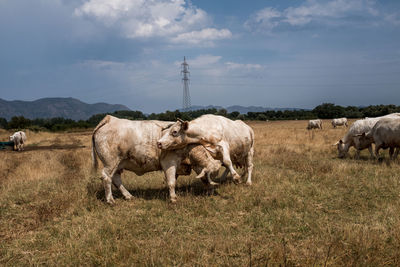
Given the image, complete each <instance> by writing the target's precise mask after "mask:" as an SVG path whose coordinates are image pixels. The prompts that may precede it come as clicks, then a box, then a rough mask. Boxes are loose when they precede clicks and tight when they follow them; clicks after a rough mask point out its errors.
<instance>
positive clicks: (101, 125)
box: [92, 115, 111, 170]
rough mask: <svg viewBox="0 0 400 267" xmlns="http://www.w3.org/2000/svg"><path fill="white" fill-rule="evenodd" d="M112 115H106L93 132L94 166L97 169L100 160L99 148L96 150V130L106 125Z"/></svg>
mask: <svg viewBox="0 0 400 267" xmlns="http://www.w3.org/2000/svg"><path fill="white" fill-rule="evenodd" d="M110 118H111V117H110V115H107V116H105V117H104V119H103V120H102V121H101V122H100V123H99V124H98V125H97V126H96V128H94V130H93V134H92V164H93V165H92V166H93V170H97V168H98V167H99V162H98V160H97V150H96V140H95V135H96V132H97V131H98V130H99V129H100V128H101V127H103V126H104V125H106V124H107V123H108V122H109V121H110Z"/></svg>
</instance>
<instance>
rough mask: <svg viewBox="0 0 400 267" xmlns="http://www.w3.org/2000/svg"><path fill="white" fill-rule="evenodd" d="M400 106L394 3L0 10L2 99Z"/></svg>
mask: <svg viewBox="0 0 400 267" xmlns="http://www.w3.org/2000/svg"><path fill="white" fill-rule="evenodd" d="M183 56H186V57H187V60H188V63H189V65H190V71H191V77H190V78H191V84H190V94H191V99H192V104H194V105H221V106H230V105H245V106H248V105H256V106H267V107H299V108H313V107H315V106H316V105H319V104H321V103H323V102H330V103H335V104H339V105H370V104H397V105H400V1H398V0H382V1H374V0H305V1H301V0H251V1H244V0H242V1H239V0H218V1H215V0H191V1H189V0H0V92H1V94H0V98H3V99H6V100H16V99H18V100H35V99H38V98H42V97H74V98H78V99H80V100H82V101H85V102H88V103H95V102H107V103H118V104H124V105H126V106H128V107H129V108H131V109H134V110H141V111H144V112H161V111H165V110H167V109H169V110H175V109H177V108H180V107H181V105H182V82H181V78H182V77H181V76H180V63H181V62H182V60H183Z"/></svg>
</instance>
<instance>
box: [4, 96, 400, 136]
mask: <svg viewBox="0 0 400 267" xmlns="http://www.w3.org/2000/svg"><path fill="white" fill-rule="evenodd" d="M394 112H400V106H396V105H373V106H367V107H356V106H347V107H342V106H339V105H335V104H332V103H324V104H321V105H319V106H317V107H315V108H314V109H312V110H303V109H300V110H285V111H280V110H279V111H274V110H269V111H264V112H248V113H247V114H240V113H239V112H237V111H234V112H230V113H228V112H227V110H226V109H219V110H217V109H215V108H214V109H201V110H193V111H179V110H175V111H169V110H167V111H166V112H163V113H151V114H144V113H143V112H141V111H131V110H119V111H115V112H112V113H102V114H96V115H93V116H92V117H90V118H89V119H87V120H79V121H75V120H72V119H65V118H49V119H41V118H39V119H28V118H25V117H23V116H15V117H12V118H11V119H10V120H9V121H7V120H6V119H5V118H0V128H3V129H30V130H33V131H41V130H47V131H65V130H70V129H87V128H92V127H95V126H96V125H97V124H98V123H99V122H100V121H101V120H102V119H103V118H104V116H106V115H107V114H110V115H112V116H115V117H118V118H124V119H130V120H162V121H175V120H176V119H177V118H180V119H183V120H193V119H195V118H197V117H200V116H201V115H204V114H215V115H221V116H225V117H227V118H229V119H232V120H236V119H240V120H259V121H266V120H308V119H316V118H319V119H332V118H340V117H347V118H364V117H378V116H383V115H386V114H389V113H394Z"/></svg>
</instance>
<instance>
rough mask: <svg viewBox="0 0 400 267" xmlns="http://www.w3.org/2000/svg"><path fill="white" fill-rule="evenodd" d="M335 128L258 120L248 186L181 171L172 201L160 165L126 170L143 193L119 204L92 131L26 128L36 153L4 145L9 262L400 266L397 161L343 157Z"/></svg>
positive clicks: (3, 212)
mask: <svg viewBox="0 0 400 267" xmlns="http://www.w3.org/2000/svg"><path fill="white" fill-rule="evenodd" d="M327 124H328V123H327V122H325V125H324V126H325V128H324V129H323V130H315V131H310V132H307V130H306V129H305V127H306V122H305V121H287V122H286V121H285V122H256V123H251V126H252V127H253V129H254V131H255V134H256V145H255V148H256V154H255V168H254V178H253V186H251V187H247V186H245V185H242V184H240V185H235V184H233V183H230V182H227V183H224V184H222V185H221V186H219V187H218V188H217V189H216V190H215V192H214V193H212V194H210V193H209V192H207V191H206V190H205V189H204V188H203V186H202V184H201V183H200V182H198V181H197V180H196V179H195V176H194V175H192V176H190V177H180V178H179V179H178V190H177V192H178V197H179V199H178V203H177V204H170V203H169V202H168V191H167V189H166V186H165V184H164V179H163V174H162V173H161V172H154V173H149V174H147V175H144V176H141V177H137V176H135V175H134V174H132V173H128V172H125V173H124V174H123V181H124V183H125V185H126V187H127V189H128V190H129V191H130V192H131V194H132V195H134V196H135V198H134V200H132V201H125V200H123V198H122V197H121V195H120V194H119V193H118V192H117V191H114V196H116V203H117V205H116V206H113V207H111V206H108V205H107V204H105V203H104V192H103V188H102V185H101V181H100V180H99V179H98V178H99V177H100V175H99V172H98V173H97V174H93V173H91V158H90V132H81V133H79V132H78V133H59V134H58V133H57V134H56V133H33V132H28V134H27V135H28V145H29V149H28V151H25V152H21V153H18V152H13V151H0V155H1V156H0V159H1V160H0V199H1V201H0V265H8V266H16V265H41V264H43V265H51V266H54V265H74V266H77V265H104V266H105V265H118V266H119V265H121V266H132V265H145V266H147V265H148V266H153V265H156V266H163V265H177V266H193V265H198V266H250V265H251V266H265V265H282V266H309V265H316V266H323V265H335V266H338V265H340V266H348V265H357V266H359V265H368V266H382V265H392V266H399V265H400V203H399V202H400V201H399V200H400V196H399V193H400V182H399V170H400V166H399V164H398V163H397V162H395V163H391V164H389V163H388V161H384V162H383V163H378V162H375V161H372V160H369V159H368V152H367V151H363V153H362V154H361V155H362V157H361V160H354V159H352V158H347V159H338V158H337V157H336V150H335V147H333V146H332V144H333V143H335V142H336V141H338V140H339V139H340V138H341V137H342V136H343V135H344V133H345V131H346V130H345V129H331V127H329V126H327ZM8 135H9V133H7V132H5V131H1V132H0V140H1V141H5V140H7V136H8ZM83 146H85V147H83ZM352 153H354V152H353V151H352ZM385 156H386V158H388V156H387V152H385Z"/></svg>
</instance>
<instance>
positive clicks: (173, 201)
mask: <svg viewBox="0 0 400 267" xmlns="http://www.w3.org/2000/svg"><path fill="white" fill-rule="evenodd" d="M169 201H171V203H176V202H177V201H178V200H177V199H176V197H171V198H170V200H169Z"/></svg>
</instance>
